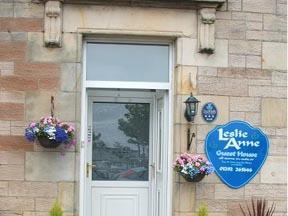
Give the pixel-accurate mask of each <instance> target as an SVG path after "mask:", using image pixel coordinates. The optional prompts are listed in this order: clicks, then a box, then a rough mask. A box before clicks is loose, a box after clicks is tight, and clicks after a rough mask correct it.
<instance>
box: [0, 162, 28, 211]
mask: <svg viewBox="0 0 288 216" xmlns="http://www.w3.org/2000/svg"><path fill="white" fill-rule="evenodd" d="M0 180H24V166H23V165H10V164H9V165H1V166H0ZM0 209H1V208H0Z"/></svg>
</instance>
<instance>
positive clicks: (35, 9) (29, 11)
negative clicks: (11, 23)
mask: <svg viewBox="0 0 288 216" xmlns="http://www.w3.org/2000/svg"><path fill="white" fill-rule="evenodd" d="M43 15H44V5H43V4H34V3H32V2H28V3H23V2H15V3H14V17H25V18H43Z"/></svg>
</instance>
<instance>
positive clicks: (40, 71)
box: [15, 62, 60, 78]
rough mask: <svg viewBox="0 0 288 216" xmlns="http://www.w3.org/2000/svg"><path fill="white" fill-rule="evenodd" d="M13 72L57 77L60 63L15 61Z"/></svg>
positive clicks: (24, 74) (33, 75)
mask: <svg viewBox="0 0 288 216" xmlns="http://www.w3.org/2000/svg"><path fill="white" fill-rule="evenodd" d="M15 74H16V75H21V76H25V77H27V76H28V77H37V78H48V77H59V74H60V65H58V64H51V63H26V62H16V63H15Z"/></svg>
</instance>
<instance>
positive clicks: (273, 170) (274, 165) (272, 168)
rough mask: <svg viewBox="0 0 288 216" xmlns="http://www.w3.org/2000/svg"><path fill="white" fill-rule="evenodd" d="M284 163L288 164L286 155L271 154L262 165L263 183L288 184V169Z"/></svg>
mask: <svg viewBox="0 0 288 216" xmlns="http://www.w3.org/2000/svg"><path fill="white" fill-rule="evenodd" d="M283 164H287V159H286V157H285V156H270V157H268V158H267V160H266V162H265V164H264V165H263V167H262V172H261V183H268V184H269V183H270V184H273V183H274V184H286V182H287V169H286V167H285V166H283Z"/></svg>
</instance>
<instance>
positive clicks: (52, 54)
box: [27, 32, 77, 63]
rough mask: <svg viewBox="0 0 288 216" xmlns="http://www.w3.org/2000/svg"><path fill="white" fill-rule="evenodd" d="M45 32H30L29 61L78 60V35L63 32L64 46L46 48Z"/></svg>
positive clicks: (55, 61)
mask: <svg viewBox="0 0 288 216" xmlns="http://www.w3.org/2000/svg"><path fill="white" fill-rule="evenodd" d="M43 43H44V42H43V33H37V32H29V33H28V51H27V59H28V61H34V62H53V63H58V62H76V60H77V35H76V34H72V33H64V34H63V44H62V48H57V49H53V48H46V47H44V46H43Z"/></svg>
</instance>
